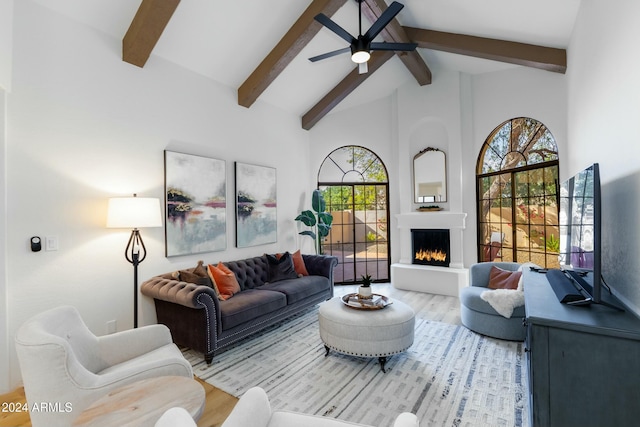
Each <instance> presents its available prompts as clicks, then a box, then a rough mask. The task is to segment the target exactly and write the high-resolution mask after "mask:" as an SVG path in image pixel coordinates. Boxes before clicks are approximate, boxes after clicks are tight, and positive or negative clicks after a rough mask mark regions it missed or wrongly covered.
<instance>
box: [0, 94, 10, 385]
mask: <svg viewBox="0 0 640 427" xmlns="http://www.w3.org/2000/svg"><path fill="white" fill-rule="evenodd" d="M5 122H6V93H5V92H4V91H3V90H2V89H0V393H2V391H3V390H8V389H9V376H8V375H4V367H6V366H9V354H10V353H9V328H8V325H9V306H8V298H7V295H8V291H7V261H6V253H7V252H6V242H7V222H6V218H7V216H6V212H7V200H6V160H7V156H6V147H7V141H6V126H5Z"/></svg>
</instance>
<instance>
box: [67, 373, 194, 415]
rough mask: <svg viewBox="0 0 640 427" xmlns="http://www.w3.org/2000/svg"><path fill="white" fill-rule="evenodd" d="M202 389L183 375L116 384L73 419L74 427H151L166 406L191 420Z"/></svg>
mask: <svg viewBox="0 0 640 427" xmlns="http://www.w3.org/2000/svg"><path fill="white" fill-rule="evenodd" d="M204 402H205V392H204V388H202V386H201V385H200V383H198V382H197V381H196V380H194V379H192V378H187V377H178V376H166V377H157V378H148V379H144V380H140V381H137V382H134V383H132V384H129V385H126V386H122V387H119V388H117V389H115V390H113V391H111V392H110V393H109V394H107V395H106V396H104V397H102V398H100V399H98V400H97V401H96V402H94V403H93V404H92V405H91V406H89V407H88V408H87V409H85V410H84V411H82V413H81V414H80V416H79V417H78V418H77V419H76V420H75V421H74V422H73V425H74V426H91V427H100V426H105V427H113V426H137V427H141V426H153V425H154V424H155V423H156V421H158V419H159V418H160V416H162V414H163V413H164V412H165V411H166V410H167V409H169V408H172V407H174V406H180V407H182V408H184V409H186V410H187V411H188V412H189V413H190V414H191V416H192V417H193V419H194V420H197V419H198V418H200V415H202V410H203V409H204Z"/></svg>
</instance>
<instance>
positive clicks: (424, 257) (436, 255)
mask: <svg viewBox="0 0 640 427" xmlns="http://www.w3.org/2000/svg"><path fill="white" fill-rule="evenodd" d="M411 247H412V253H413V260H412V264H421V265H433V266H438V267H449V263H450V262H451V247H450V237H449V230H448V229H411Z"/></svg>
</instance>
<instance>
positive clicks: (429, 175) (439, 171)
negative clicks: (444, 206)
mask: <svg viewBox="0 0 640 427" xmlns="http://www.w3.org/2000/svg"><path fill="white" fill-rule="evenodd" d="M413 201H414V202H415V203H439V202H446V201H447V168H446V159H445V155H444V151H441V150H439V149H438V148H431V147H427V148H425V149H424V150H422V151H420V152H419V153H418V154H416V155H415V156H414V158H413Z"/></svg>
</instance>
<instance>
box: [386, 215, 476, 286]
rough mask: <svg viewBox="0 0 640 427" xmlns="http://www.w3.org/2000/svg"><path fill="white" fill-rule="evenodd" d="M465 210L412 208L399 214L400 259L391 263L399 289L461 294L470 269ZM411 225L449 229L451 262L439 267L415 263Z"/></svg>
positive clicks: (413, 226) (421, 227)
mask: <svg viewBox="0 0 640 427" xmlns="http://www.w3.org/2000/svg"><path fill="white" fill-rule="evenodd" d="M466 218H467V214H466V213H464V212H448V211H437V212H411V213H402V214H398V215H396V219H397V222H398V231H399V232H398V235H399V240H400V263H398V264H393V265H391V282H392V283H393V286H395V287H396V288H398V289H407V290H414V291H419V292H428V293H436V294H444V295H453V296H458V292H459V289H460V288H462V287H464V286H467V285H468V270H467V269H465V268H464V267H463V266H464V263H463V257H462V253H463V251H462V248H463V240H462V239H463V230H464V228H465V226H466V224H465V221H466ZM412 229H448V230H449V237H450V260H451V262H450V265H449V267H436V266H425V265H416V264H412V261H413V253H412V251H413V248H412V247H411V246H412V245H411V230H412Z"/></svg>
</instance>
